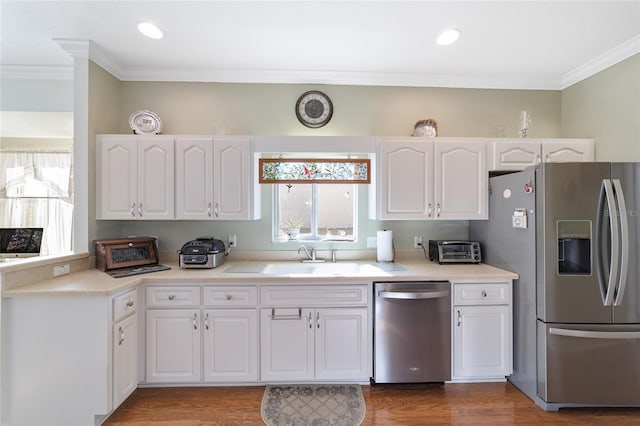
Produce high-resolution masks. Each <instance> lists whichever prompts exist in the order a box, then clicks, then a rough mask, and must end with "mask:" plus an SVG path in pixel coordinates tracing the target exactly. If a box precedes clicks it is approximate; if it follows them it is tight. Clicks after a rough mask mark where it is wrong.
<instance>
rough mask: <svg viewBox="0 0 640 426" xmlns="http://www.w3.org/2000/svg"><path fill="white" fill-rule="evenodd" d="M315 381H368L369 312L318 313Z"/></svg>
mask: <svg viewBox="0 0 640 426" xmlns="http://www.w3.org/2000/svg"><path fill="white" fill-rule="evenodd" d="M315 327H316V330H315V332H316V337H315V343H316V363H315V373H316V374H315V377H316V379H318V380H340V379H344V380H366V379H367V378H369V377H370V376H371V372H370V371H368V369H367V353H368V352H367V348H368V345H367V327H368V324H367V309H366V308H336V309H317V310H316V318H315Z"/></svg>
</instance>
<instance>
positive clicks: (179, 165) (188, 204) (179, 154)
mask: <svg viewBox="0 0 640 426" xmlns="http://www.w3.org/2000/svg"><path fill="white" fill-rule="evenodd" d="M175 149H176V219H180V220H211V219H213V138H212V137H189V136H184V137H177V138H176V145H175Z"/></svg>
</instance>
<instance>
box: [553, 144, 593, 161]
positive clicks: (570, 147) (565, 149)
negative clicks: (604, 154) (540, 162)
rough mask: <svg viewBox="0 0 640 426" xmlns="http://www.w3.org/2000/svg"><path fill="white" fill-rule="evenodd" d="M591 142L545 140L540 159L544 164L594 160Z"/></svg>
mask: <svg viewBox="0 0 640 426" xmlns="http://www.w3.org/2000/svg"><path fill="white" fill-rule="evenodd" d="M593 151H594V149H593V140H591V139H584V140H557V141H551V140H545V141H543V142H542V158H543V159H544V161H545V162H547V163H548V162H551V163H562V162H565V163H567V162H586V161H593V158H594V152H593Z"/></svg>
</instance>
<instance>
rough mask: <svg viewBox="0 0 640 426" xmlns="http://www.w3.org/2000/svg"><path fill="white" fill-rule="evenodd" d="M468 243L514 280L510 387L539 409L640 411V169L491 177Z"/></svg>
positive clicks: (587, 167) (584, 168)
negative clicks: (483, 210)
mask: <svg viewBox="0 0 640 426" xmlns="http://www.w3.org/2000/svg"><path fill="white" fill-rule="evenodd" d="M470 239H471V240H477V241H480V242H481V244H482V250H483V257H484V260H485V262H486V263H488V264H491V265H494V266H498V267H501V268H504V269H508V270H511V271H513V272H516V273H518V274H519V279H518V280H516V281H515V282H514V291H513V297H514V299H513V302H514V304H513V306H514V317H513V318H514V327H513V333H514V335H513V341H514V372H513V374H512V375H511V376H510V377H509V381H510V382H512V383H513V384H514V385H515V386H517V387H518V388H519V389H520V390H522V391H523V392H524V393H525V394H526V395H527V396H529V397H530V398H531V399H532V400H533V401H535V402H536V403H537V404H538V405H540V406H541V407H542V408H543V409H545V410H557V409H558V408H562V407H570V406H640V250H639V248H640V164H635V163H556V164H554V163H546V164H542V165H540V166H537V167H535V168H530V169H527V170H525V171H522V172H517V173H511V174H506V175H502V176H496V177H492V178H490V196H489V220H487V221H474V222H471V223H470Z"/></svg>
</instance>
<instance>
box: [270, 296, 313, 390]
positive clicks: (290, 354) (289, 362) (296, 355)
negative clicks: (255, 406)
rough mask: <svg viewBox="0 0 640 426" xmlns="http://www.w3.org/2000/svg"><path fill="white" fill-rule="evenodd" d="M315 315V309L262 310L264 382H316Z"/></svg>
mask: <svg viewBox="0 0 640 426" xmlns="http://www.w3.org/2000/svg"><path fill="white" fill-rule="evenodd" d="M313 314H314V311H313V310H312V309H300V310H299V309H297V308H286V309H285V308H279V309H275V310H272V309H262V310H261V313H260V356H261V364H260V365H261V369H260V371H261V379H262V380H264V381H269V380H311V379H313V377H314V374H313V359H314V356H313V355H314V354H313V347H314V344H313V334H314V329H313V324H314V318H313Z"/></svg>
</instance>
